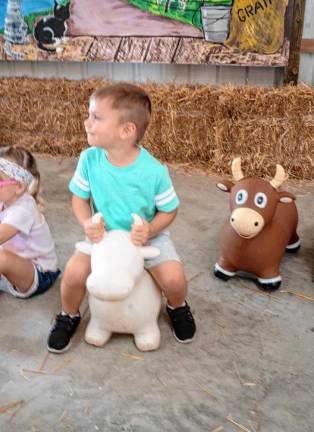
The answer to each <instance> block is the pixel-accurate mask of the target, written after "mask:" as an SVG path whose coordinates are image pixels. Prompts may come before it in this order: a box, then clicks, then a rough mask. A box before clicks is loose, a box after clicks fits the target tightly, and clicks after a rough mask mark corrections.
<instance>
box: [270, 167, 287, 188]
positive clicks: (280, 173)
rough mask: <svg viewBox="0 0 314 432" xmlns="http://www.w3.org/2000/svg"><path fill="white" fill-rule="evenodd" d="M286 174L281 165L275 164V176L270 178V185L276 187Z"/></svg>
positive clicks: (280, 183) (284, 178) (285, 178)
mask: <svg viewBox="0 0 314 432" xmlns="http://www.w3.org/2000/svg"><path fill="white" fill-rule="evenodd" d="M287 178H288V176H287V175H286V173H285V170H284V169H283V167H282V166H281V165H278V164H277V165H276V174H275V177H274V178H273V179H272V180H270V182H269V183H270V184H271V185H272V187H273V188H275V189H277V188H279V186H281V185H282V183H283V182H284V181H285V180H287Z"/></svg>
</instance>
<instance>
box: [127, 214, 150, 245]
mask: <svg viewBox="0 0 314 432" xmlns="http://www.w3.org/2000/svg"><path fill="white" fill-rule="evenodd" d="M142 221H143V225H136V224H135V223H134V224H133V225H132V230H131V240H132V242H133V244H135V246H143V245H144V244H145V243H146V242H147V240H148V239H149V235H150V225H149V223H148V222H147V221H146V220H145V219H142Z"/></svg>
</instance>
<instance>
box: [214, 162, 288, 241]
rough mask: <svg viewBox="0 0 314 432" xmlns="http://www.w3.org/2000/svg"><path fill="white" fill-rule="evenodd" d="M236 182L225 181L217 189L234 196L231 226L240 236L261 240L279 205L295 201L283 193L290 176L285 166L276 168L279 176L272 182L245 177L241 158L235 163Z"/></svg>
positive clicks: (233, 163)
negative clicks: (264, 229) (282, 189)
mask: <svg viewBox="0 0 314 432" xmlns="http://www.w3.org/2000/svg"><path fill="white" fill-rule="evenodd" d="M232 174H233V178H234V182H231V181H229V180H222V181H221V182H219V183H217V187H218V188H219V189H220V190H222V191H223V192H230V194H231V196H230V208H231V216H230V224H231V226H232V228H233V229H234V230H235V231H236V233H237V234H238V235H239V236H240V237H243V238H246V239H250V238H253V237H255V236H257V235H258V234H259V233H260V232H261V231H262V229H263V228H264V227H265V226H266V225H267V224H268V223H270V222H271V220H272V218H273V215H274V213H275V211H276V207H277V204H278V203H285V204H289V203H291V202H292V201H293V200H295V197H294V195H293V194H291V193H289V192H284V191H279V190H278V188H279V186H280V185H281V184H282V183H283V182H284V180H286V178H287V176H286V175H285V171H284V169H283V167H282V166H281V165H276V174H275V177H274V178H273V179H272V180H271V181H267V180H264V179H260V178H255V177H244V175H243V173H242V170H241V158H236V159H234V160H233V162H232Z"/></svg>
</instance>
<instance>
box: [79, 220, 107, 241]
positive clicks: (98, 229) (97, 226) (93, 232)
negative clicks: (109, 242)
mask: <svg viewBox="0 0 314 432" xmlns="http://www.w3.org/2000/svg"><path fill="white" fill-rule="evenodd" d="M84 232H85V235H86V237H87V238H88V239H89V240H90V241H91V242H92V243H99V242H100V241H101V240H102V239H103V236H104V234H105V221H104V219H103V218H100V220H99V222H94V221H93V218H89V219H87V220H86V221H85V222H84Z"/></svg>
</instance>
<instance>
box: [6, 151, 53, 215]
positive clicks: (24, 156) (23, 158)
mask: <svg viewBox="0 0 314 432" xmlns="http://www.w3.org/2000/svg"><path fill="white" fill-rule="evenodd" d="M0 157H2V158H5V159H10V160H11V161H13V162H15V163H17V164H18V165H20V166H22V167H23V168H25V169H26V170H27V171H29V172H30V173H31V174H32V175H33V177H34V181H33V182H32V185H31V189H29V193H30V194H31V195H32V196H33V198H34V199H35V201H36V203H37V206H38V209H39V211H40V212H42V211H43V210H44V200H43V198H42V195H41V184H40V173H39V171H38V168H37V162H36V159H35V158H34V156H33V155H32V153H31V152H30V151H29V150H27V149H26V148H24V147H21V146H15V145H12V146H5V147H0Z"/></svg>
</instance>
